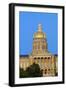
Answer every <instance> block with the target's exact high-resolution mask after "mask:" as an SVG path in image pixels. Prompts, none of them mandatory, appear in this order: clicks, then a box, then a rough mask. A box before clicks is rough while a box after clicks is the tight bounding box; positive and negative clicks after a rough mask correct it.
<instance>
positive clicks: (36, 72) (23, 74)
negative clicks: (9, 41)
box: [20, 63, 43, 78]
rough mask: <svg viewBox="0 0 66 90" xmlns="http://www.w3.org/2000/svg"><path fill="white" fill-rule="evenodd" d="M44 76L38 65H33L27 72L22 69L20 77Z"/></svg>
mask: <svg viewBox="0 0 66 90" xmlns="http://www.w3.org/2000/svg"><path fill="white" fill-rule="evenodd" d="M41 76H43V71H42V70H40V67H39V65H38V64H35V63H33V64H32V65H30V66H29V67H28V68H26V70H24V69H20V77H21V78H23V77H41Z"/></svg>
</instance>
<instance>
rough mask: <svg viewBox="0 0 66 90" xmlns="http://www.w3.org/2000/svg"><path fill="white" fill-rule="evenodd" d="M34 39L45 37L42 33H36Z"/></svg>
mask: <svg viewBox="0 0 66 90" xmlns="http://www.w3.org/2000/svg"><path fill="white" fill-rule="evenodd" d="M34 38H46V35H45V33H43V32H36V33H35V34H34Z"/></svg>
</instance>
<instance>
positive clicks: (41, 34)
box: [34, 24, 46, 38]
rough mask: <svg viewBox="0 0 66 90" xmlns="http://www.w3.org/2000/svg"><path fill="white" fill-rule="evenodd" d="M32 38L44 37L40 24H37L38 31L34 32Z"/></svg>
mask: <svg viewBox="0 0 66 90" xmlns="http://www.w3.org/2000/svg"><path fill="white" fill-rule="evenodd" d="M34 38H46V34H45V33H43V32H42V26H41V24H39V25H38V32H36V33H35V34H34Z"/></svg>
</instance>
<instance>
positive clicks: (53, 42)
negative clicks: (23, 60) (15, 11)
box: [19, 12, 58, 55]
mask: <svg viewBox="0 0 66 90" xmlns="http://www.w3.org/2000/svg"><path fill="white" fill-rule="evenodd" d="M39 23H41V24H42V28H43V30H42V31H43V32H45V33H46V37H47V43H48V51H49V52H51V53H52V54H58V15H57V13H40V12H20V13H19V53H20V55H26V54H30V53H31V52H32V43H33V34H34V33H35V32H37V28H38V24H39Z"/></svg>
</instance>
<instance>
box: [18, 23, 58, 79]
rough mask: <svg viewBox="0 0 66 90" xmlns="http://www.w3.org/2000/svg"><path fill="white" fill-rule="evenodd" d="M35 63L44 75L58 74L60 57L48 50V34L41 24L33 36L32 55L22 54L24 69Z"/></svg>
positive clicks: (22, 66) (21, 62)
mask: <svg viewBox="0 0 66 90" xmlns="http://www.w3.org/2000/svg"><path fill="white" fill-rule="evenodd" d="M33 63H37V64H39V66H40V68H41V70H43V76H45V77H46V76H56V75H57V74H58V57H57V55H53V54H51V53H50V52H49V51H48V44H47V39H46V34H45V33H43V32H42V26H41V24H39V25H38V31H37V32H36V33H35V34H34V36H33V50H32V53H31V54H30V55H27V56H21V57H20V62H19V64H20V65H19V66H20V68H23V69H24V70H25V69H26V68H27V67H29V66H30V65H32V64H33Z"/></svg>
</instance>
